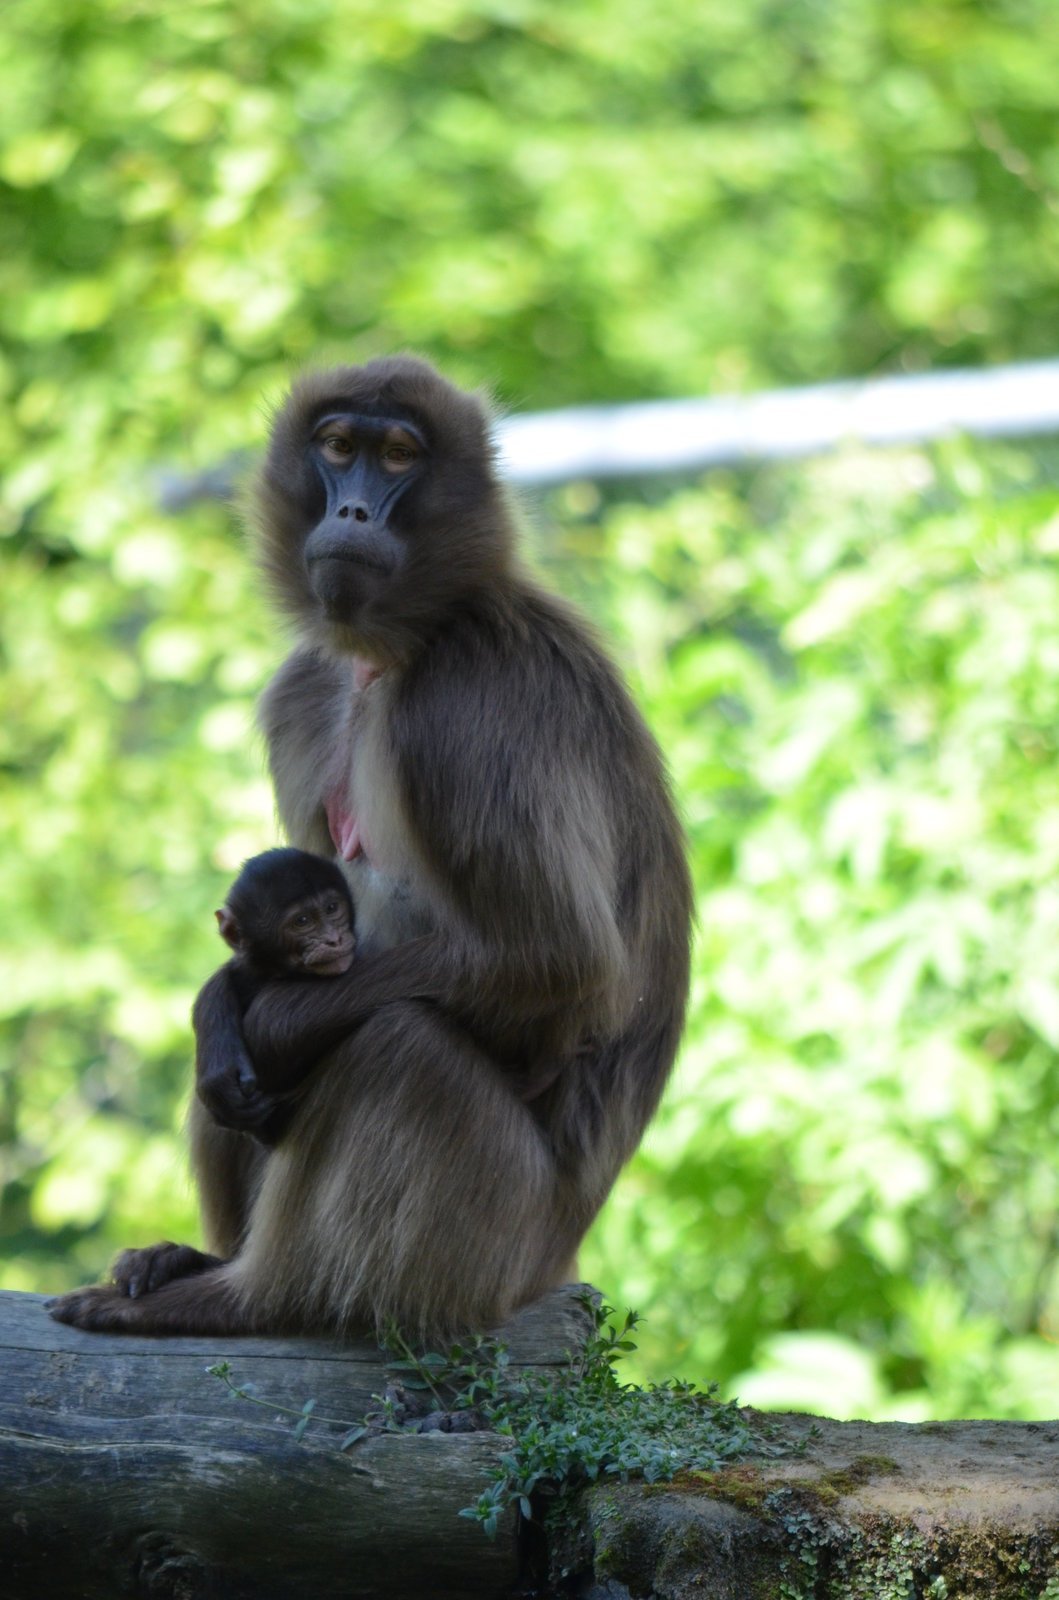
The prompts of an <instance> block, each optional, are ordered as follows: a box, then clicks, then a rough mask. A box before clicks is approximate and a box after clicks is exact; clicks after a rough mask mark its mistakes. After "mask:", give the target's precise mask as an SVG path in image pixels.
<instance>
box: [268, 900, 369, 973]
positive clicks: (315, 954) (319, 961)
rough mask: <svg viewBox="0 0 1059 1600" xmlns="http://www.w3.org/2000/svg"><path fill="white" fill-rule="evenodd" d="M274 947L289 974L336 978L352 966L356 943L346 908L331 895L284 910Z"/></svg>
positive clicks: (343, 903) (299, 903) (303, 901)
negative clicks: (276, 947) (277, 949)
mask: <svg viewBox="0 0 1059 1600" xmlns="http://www.w3.org/2000/svg"><path fill="white" fill-rule="evenodd" d="M277 943H278V945H279V947H280V948H281V949H282V951H283V957H282V964H283V966H284V967H285V968H286V969H287V970H288V971H289V972H291V973H309V974H311V975H312V976H313V977H316V978H334V977H338V975H339V974H340V973H343V972H348V971H349V969H350V967H351V966H352V965H353V952H354V949H355V941H354V938H353V929H352V927H351V926H350V920H349V907H348V906H347V905H346V903H345V901H344V900H343V899H342V898H341V897H340V896H339V895H337V894H334V893H331V892H330V891H326V892H325V893H323V894H318V895H313V896H312V898H311V899H308V900H301V901H298V902H297V903H296V904H295V905H293V906H290V907H289V908H288V909H287V911H286V913H285V915H284V917H283V920H282V922H281V924H280V928H279V937H278V940H277Z"/></svg>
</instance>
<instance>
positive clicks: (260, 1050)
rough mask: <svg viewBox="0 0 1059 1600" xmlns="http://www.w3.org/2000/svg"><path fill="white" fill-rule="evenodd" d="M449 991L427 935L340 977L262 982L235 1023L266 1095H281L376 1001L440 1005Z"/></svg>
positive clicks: (437, 950) (436, 948)
mask: <svg viewBox="0 0 1059 1600" xmlns="http://www.w3.org/2000/svg"><path fill="white" fill-rule="evenodd" d="M453 989H454V986H453V983H452V980H451V975H450V974H449V973H448V971H447V967H446V963H445V961H444V959H443V954H442V949H441V941H440V940H439V939H437V938H435V937H432V936H425V937H423V938H420V939H412V940H409V942H408V943H407V944H402V945H398V946H396V948H395V949H392V950H382V951H379V952H378V953H377V954H376V955H371V956H364V957H363V958H361V959H358V960H357V961H355V962H354V963H353V966H352V967H351V968H350V970H349V971H348V972H347V973H346V974H345V975H344V976H343V977H340V978H297V979H294V980H292V981H290V982H276V983H269V984H266V985H265V987H264V989H263V990H262V991H261V993H260V994H259V995H258V997H257V998H256V999H255V1000H254V1001H253V1003H252V1004H251V1005H250V1007H249V1008H248V1010H247V1013H246V1016H245V1017H244V1018H243V1022H242V1029H243V1036H244V1038H245V1044H244V1050H249V1052H250V1056H251V1057H252V1060H253V1066H252V1068H251V1070H252V1072H253V1073H254V1076H255V1081H256V1082H257V1083H258V1084H259V1085H260V1086H261V1087H262V1088H263V1089H265V1090H267V1091H268V1093H269V1094H270V1095H282V1094H287V1093H289V1092H290V1091H291V1090H292V1089H295V1088H297V1087H298V1086H299V1084H300V1083H301V1082H302V1080H303V1079H304V1077H305V1076H306V1074H307V1073H308V1072H309V1071H310V1070H311V1069H312V1067H313V1066H315V1064H316V1062H317V1061H319V1060H320V1058H321V1057H322V1056H324V1055H326V1054H327V1053H328V1051H330V1050H333V1049H334V1048H335V1046H336V1045H338V1044H340V1043H341V1042H342V1040H343V1039H346V1038H348V1037H349V1035H350V1034H351V1033H353V1032H354V1031H355V1030H356V1029H357V1028H358V1027H359V1026H360V1024H361V1023H362V1022H366V1021H367V1019H368V1018H369V1017H371V1016H373V1015H374V1014H375V1012H376V1011H379V1010H381V1008H382V1007H383V1006H386V1005H391V1004H393V1003H394V1002H395V1001H400V1000H413V999H415V1000H433V1001H435V1002H437V1003H439V1004H442V1005H444V1004H445V1003H446V1002H447V1001H448V1002H451V1000H452V998H453ZM228 1071H229V1072H230V1071H231V1068H230V1067H229V1068H228Z"/></svg>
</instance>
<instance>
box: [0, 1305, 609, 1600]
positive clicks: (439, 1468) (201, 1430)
mask: <svg viewBox="0 0 1059 1600" xmlns="http://www.w3.org/2000/svg"><path fill="white" fill-rule="evenodd" d="M576 1292H577V1291H576V1289H574V1288H567V1289H562V1290H557V1291H555V1292H554V1293H553V1294H551V1295H549V1296H546V1297H545V1299H544V1300H542V1301H539V1302H537V1303H536V1304H535V1305H532V1306H529V1307H527V1308H526V1309H525V1310H524V1311H523V1312H521V1313H520V1314H519V1316H518V1317H516V1318H515V1319H514V1320H513V1321H512V1322H511V1323H510V1324H508V1325H507V1327H506V1328H504V1329H503V1330H501V1333H502V1336H503V1338H504V1339H505V1341H506V1342H507V1344H508V1346H509V1349H510V1351H511V1360H512V1363H513V1364H515V1365H520V1366H533V1367H547V1366H555V1365H559V1364H561V1363H564V1362H565V1360H566V1358H567V1352H568V1351H570V1350H573V1349H575V1348H577V1346H578V1345H579V1344H581V1343H582V1342H583V1339H584V1335H585V1327H586V1320H585V1315H584V1312H583V1310H581V1308H580V1307H579V1306H578V1305H577V1304H576V1303H575V1300H574V1295H575V1293H576ZM0 1351H2V1358H3V1359H2V1366H0V1594H2V1595H3V1597H4V1600H31V1597H32V1600H52V1597H54V1600H58V1597H63V1600H68V1597H71V1596H77V1597H85V1600H97V1597H98V1600H115V1597H116V1596H119V1595H136V1596H151V1597H152V1600H205V1597H213V1596H216V1597H217V1600H307V1597H308V1600H332V1597H334V1600H339V1597H341V1600H369V1597H370V1600H387V1597H390V1596H393V1597H400V1600H412V1597H413V1596H414V1597H416V1600H419V1597H423V1600H426V1597H428V1596H429V1597H436V1600H450V1597H451V1600H472V1597H477V1596H499V1595H503V1594H505V1593H506V1592H508V1590H509V1589H510V1587H511V1586H512V1584H513V1583H514V1582H515V1579H516V1577H517V1572H518V1556H517V1549H516V1536H515V1526H514V1518H513V1516H510V1517H508V1518H507V1519H506V1521H505V1522H504V1523H503V1525H502V1526H501V1529H500V1531H499V1532H498V1534H497V1537H496V1539H495V1540H489V1539H488V1538H486V1536H485V1535H484V1534H483V1532H482V1529H481V1526H480V1525H479V1524H478V1523H477V1522H474V1521H471V1520H469V1519H467V1518H465V1517H460V1515H459V1512H460V1510H461V1508H462V1507H464V1506H468V1505H471V1504H473V1503H474V1501H475V1500H476V1499H477V1498H478V1495H479V1494H480V1493H481V1491H482V1489H483V1488H484V1487H485V1485H486V1484H487V1483H488V1481H489V1477H490V1469H491V1467H492V1466H493V1465H494V1463H495V1462H496V1459H497V1456H498V1454H499V1452H500V1451H501V1450H502V1449H503V1448H504V1446H505V1444H506V1443H507V1441H504V1440H501V1439H499V1438H497V1436H495V1435H493V1434H488V1433H470V1434H449V1433H443V1432H436V1433H426V1434H383V1435H381V1436H380V1437H378V1438H372V1439H364V1440H362V1441H361V1442H360V1443H358V1444H357V1445H355V1446H354V1447H353V1449H352V1450H350V1451H346V1452H342V1451H340V1450H339V1449H338V1448H337V1446H338V1441H339V1440H340V1439H341V1438H342V1436H343V1434H344V1433H345V1432H346V1431H347V1430H348V1428H350V1427H352V1426H355V1425H356V1424H357V1422H358V1421H359V1420H360V1419H361V1418H362V1417H363V1415H364V1413H365V1411H367V1410H370V1409H375V1408H377V1403H374V1404H373V1400H372V1396H373V1395H378V1394H381V1393H382V1391H383V1389H384V1388H385V1386H386V1384H387V1382H389V1381H390V1380H391V1378H392V1376H394V1374H392V1373H391V1374H389V1375H388V1373H387V1366H386V1356H385V1355H384V1354H383V1352H381V1351H380V1350H379V1349H378V1348H377V1347H376V1346H375V1344H374V1342H368V1341H364V1342H362V1343H353V1344H337V1343H333V1342H330V1341H327V1340H323V1339H258V1338H248V1339H232V1338H228V1339H208V1338H205V1339H182V1338H181V1339H148V1338H127V1337H124V1336H121V1335H107V1334H98V1333H83V1332H81V1331H80V1330H78V1329H76V1328H68V1327H64V1326H63V1325H61V1324H60V1323H56V1322H53V1321H52V1320H51V1318H50V1317H48V1316H47V1314H46V1313H45V1311H44V1301H43V1297H42V1296H40V1295H30V1294H15V1293H0ZM219 1361H227V1362H230V1364H231V1369H232V1378H233V1380H234V1381H235V1382H237V1383H239V1384H240V1385H243V1384H247V1383H252V1384H254V1385H256V1387H257V1390H258V1392H259V1394H260V1396H261V1397H262V1398H264V1399H267V1400H268V1401H269V1402H270V1403H271V1404H277V1405H285V1406H291V1407H294V1408H295V1409H300V1408H301V1407H302V1405H303V1404H304V1402H305V1401H306V1400H308V1399H310V1398H312V1399H315V1401H316V1411H315V1413H314V1417H315V1415H317V1414H318V1415H319V1416H320V1417H321V1418H322V1417H334V1418H339V1419H341V1421H340V1422H338V1423H333V1424H332V1423H328V1422H324V1421H315V1420H314V1421H313V1422H312V1423H311V1425H310V1427H309V1429H308V1431H307V1432H306V1434H305V1436H304V1438H303V1439H302V1440H301V1441H300V1442H299V1441H298V1440H296V1439H295V1437H294V1434H293V1426H292V1424H293V1422H294V1421H295V1420H296V1419H294V1418H292V1417H289V1416H283V1415H278V1414H274V1413H271V1412H270V1411H268V1410H266V1409H262V1408H261V1407H259V1406H256V1405H250V1404H247V1403H245V1402H243V1401H239V1400H235V1399H232V1398H231V1397H230V1396H229V1395H228V1393H227V1391H226V1389H225V1387H224V1386H223V1384H222V1383H220V1382H219V1381H218V1379H217V1378H215V1377H211V1376H209V1375H208V1374H207V1373H206V1370H205V1369H206V1367H208V1366H212V1365H213V1364H214V1363H216V1362H219ZM396 1376H398V1377H399V1374H397V1375H396Z"/></svg>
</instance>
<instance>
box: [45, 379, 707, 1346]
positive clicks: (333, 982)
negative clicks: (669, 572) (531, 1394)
mask: <svg viewBox="0 0 1059 1600" xmlns="http://www.w3.org/2000/svg"><path fill="white" fill-rule="evenodd" d="M255 503H256V520H257V522H258V525H259V528H260V533H261V540H262V553H263V562H264V569H265V572H266V574H267V577H268V579H269V582H270V584H271V587H272V590H273V592H274V594H275V597H276V598H277V600H278V601H279V604H280V606H281V607H282V608H283V609H284V610H285V611H286V612H287V614H288V616H289V617H290V618H292V619H293V621H294V623H295V625H296V627H297V629H298V632H299V635H300V644H299V647H298V648H297V649H296V650H295V651H294V653H293V654H292V655H291V656H290V657H289V658H288V660H287V661H286V663H285V664H284V665H283V667H282V668H281V669H280V671H279V673H278V675H277V677H276V678H275V679H274V681H273V683H272V684H271V686H270V687H269V688H268V690H267V691H266V694H265V697H264V702H263V706H262V712H261V720H262V725H263V728H264V731H265V735H266V737H267V740H268V747H269V756H270V763H271V770H272V777H273V781H274V784H275V789H276V795H277V800H278V804H279V810H280V814H281V817H282V820H283V823H284V826H285V829H286V831H287V834H288V836H289V837H290V839H291V841H292V843H294V844H295V845H298V846H300V847H302V848H304V849H306V850H310V851H313V852H316V853H317V854H321V853H322V854H331V855H334V856H335V857H336V858H337V859H339V860H341V862H342V863H343V864H344V867H345V871H346V873H347V875H348V878H349V881H350V884H351V886H352V889H353V898H354V902H355V904H356V907H357V935H358V948H357V959H356V961H355V962H354V963H353V965H352V967H351V968H350V970H349V972H348V973H347V974H346V975H345V976H344V977H338V978H328V979H327V980H326V981H324V980H320V981H314V980H306V979H302V980H299V981H297V982H286V983H276V984H273V985H269V986H268V987H267V988H266V989H265V990H264V991H263V993H262V994H261V995H260V996H259V997H258V999H257V1000H255V1001H254V1003H253V1004H252V1005H251V1007H250V1009H249V1011H248V1013H247V1015H246V1018H245V1024H244V1026H245V1036H246V1042H247V1046H248V1048H249V1051H250V1054H251V1057H252V1059H253V1061H254V1063H255V1066H256V1067H257V1069H258V1070H259V1071H260V1073H261V1076H262V1078H263V1079H266V1080H268V1081H269V1082H272V1083H276V1084H282V1082H283V1081H284V1075H285V1074H289V1075H291V1076H292V1077H293V1078H295V1079H297V1078H299V1077H300V1076H301V1075H302V1074H303V1073H304V1072H305V1070H306V1069H307V1067H308V1066H309V1065H310V1064H312V1063H316V1065H315V1069H314V1071H313V1074H312V1076H311V1078H310V1080H309V1082H308V1084H307V1086H306V1089H305V1092H304V1093H303V1095H302V1098H301V1101H300V1104H299V1107H298V1110H297V1112H296V1115H295V1118H294V1120H293V1122H292V1124H291V1126H290V1128H289V1130H288V1131H287V1132H286V1134H285V1136H284V1138H283V1140H282V1142H281V1143H280V1144H279V1146H278V1147H277V1148H276V1149H275V1150H273V1151H271V1152H266V1151H264V1150H262V1149H261V1147H260V1146H258V1145H256V1144H255V1143H254V1142H253V1141H252V1140H250V1139H248V1137H247V1135H246V1134H245V1132H243V1131H241V1129H240V1127H239V1116H238V1100H237V1095H236V1094H235V1092H234V1089H233V1092H232V1094H231V1096H230V1101H231V1105H230V1108H229V1113H228V1122H229V1126H227V1127H225V1126H220V1125H219V1124H218V1123H217V1122H215V1121H213V1120H211V1119H210V1117H209V1116H208V1114H207V1113H206V1112H205V1110H204V1108H202V1107H201V1105H196V1107H195V1109H194V1111H193V1125H192V1144H193V1156H194V1163H195V1167H196V1172H197V1174H198V1177H199V1182H200V1188H201V1195H202V1205H203V1214H204V1222H205V1229H206V1234H207V1239H208V1242H209V1243H210V1247H211V1250H212V1251H214V1252H215V1253H216V1256H218V1257H224V1258H227V1259H225V1260H223V1261H217V1260H216V1259H213V1258H211V1257H207V1256H203V1255H201V1254H199V1253H197V1252H191V1253H189V1254H188V1255H187V1256H185V1257H184V1258H183V1260H182V1261H181V1262H180V1263H179V1264H178V1266H177V1269H176V1270H178V1271H180V1272H182V1273H188V1274H189V1275H187V1276H175V1275H174V1276H173V1278H172V1281H170V1282H167V1283H165V1284H163V1285H162V1286H161V1287H159V1288H154V1289H152V1290H151V1291H150V1292H148V1293H146V1294H142V1295H140V1296H139V1297H136V1298H133V1297H131V1296H129V1295H128V1294H127V1293H126V1292H125V1289H126V1288H127V1283H128V1273H127V1271H125V1272H124V1273H122V1272H121V1271H119V1274H118V1281H117V1282H116V1283H115V1284H111V1285H102V1286H97V1287H93V1288H88V1289H81V1290H75V1291H74V1292H73V1293H71V1294H69V1295H66V1296H64V1297H63V1298H62V1299H61V1300H59V1301H58V1302H57V1303H56V1304H55V1305H54V1306H53V1315H55V1316H57V1317H59V1318H60V1319H61V1320H64V1321H67V1322H72V1323H76V1324H78V1325H79V1326H81V1327H84V1328H106V1329H126V1330H128V1331H130V1332H139V1333H160V1334H163V1333H173V1334H177V1333H197V1334H205V1333H216V1334H225V1333H244V1332H245V1333H250V1332H260V1331H270V1330H327V1331H331V1332H343V1331H346V1330H349V1329H355V1328H363V1327H364V1326H365V1325H371V1324H373V1323H376V1322H378V1321H380V1320H382V1319H384V1318H386V1317H388V1316H393V1317H395V1318H396V1319H397V1320H398V1321H399V1322H400V1323H401V1324H402V1325H403V1326H404V1327H405V1328H407V1329H409V1330H413V1331H419V1332H426V1331H437V1330H443V1329H446V1328H454V1327H487V1326H491V1325H494V1324H496V1323H498V1322H500V1321H501V1320H502V1319H503V1318H505V1317H506V1316H507V1315H508V1314H509V1313H510V1312H511V1311H512V1310H513V1309H514V1308H515V1307H517V1306H518V1305H520V1304H522V1303H523V1302H525V1301H528V1300H530V1299H532V1298H533V1297H534V1296H536V1295H538V1294H540V1293H542V1292H543V1291H544V1290H546V1289H548V1288H549V1287H551V1286H553V1285H554V1284H556V1283H559V1282H562V1281H564V1280H565V1278H566V1277H567V1275H568V1273H569V1271H570V1268H571V1263H572V1260H573V1257H574V1253H575V1251H576V1249H577V1246H578V1243H579V1241H580V1239H581V1237H582V1235H583V1234H584V1232H585V1230H586V1229H587V1227H588V1225H589V1223H590V1222H591V1221H592V1219H593V1217H594V1216H595V1215H596V1212H597V1211H598V1210H599V1207H600V1206H601V1205H602V1203H603V1201H604V1199H605V1197H606V1195H607V1193H608V1191H609V1189H610V1188H611V1185H612V1184H613V1182H614V1179H615V1177H616V1175H617V1173H618V1171H619V1169H620V1168H621V1166H622V1164H623V1163H624V1162H625V1160H626V1159H627V1158H628V1156H629V1155H630V1154H631V1153H632V1151H633V1150H634V1149H635V1147H636V1144H637V1143H638V1141H639V1139H640V1137H641V1134H642V1133H643V1129H644V1127H645V1125H646V1123H647V1121H648V1119H649V1118H650V1116H651V1115H652V1113H653V1111H654V1109H655V1107H656V1105H657V1102H658V1098H659V1095H660V1093H661V1090H662V1087H663V1084H664V1082H665V1079H666V1076H667V1074H668V1072H669V1069H670V1066H671V1063H672V1060H673V1056H674V1053H675V1051H676V1047H677V1042H678V1038H679V1035H680V1031H681V1026H682V1021H683V1013H684V1004H685V996H686V990H687V981H688V934H689V924H690V903H691V896H690V886H689V881H688V875H687V870H686V865H685V860H684V850H683V843H682V838H681V832H680V828H679V826H678V823H677V820H676V817H675V815H674V811H673V806H672V804H671V801H670V798H669V794H668V790H667V785H666V779H665V773H664V769H663V765H662V761H661V758H660V756H659V753H658V750H657V748H656V746H655V744H654V742H653V740H652V739H651V737H650V735H649V733H648V732H647V730H646V728H645V727H644V724H643V722H642V720H641V718H640V716H639V714H638V713H637V711H636V709H635V707H634V706H633V704H632V701H631V700H630V698H629V695H628V693H627V691H626V690H625V688H624V687H623V685H622V683H621V681H620V679H619V677H618V674H617V673H616V671H615V669H614V668H613V667H612V665H611V664H610V662H609V661H608V659H607V657H606V655H605V654H604V652H603V651H602V649H601V648H600V646H599V645H598V644H597V642H596V640H595V639H594V637H593V636H592V634H591V632H590V630H589V629H588V627H587V626H586V624H585V623H584V622H583V621H582V620H581V619H580V617H578V616H577V615H576V614H575V613H574V612H573V611H572V610H571V609H570V608H569V607H568V606H567V605H566V604H564V603H563V602H562V601H560V600H558V599H556V598H555V597H553V596H552V595H549V594H548V593H546V592H545V591H544V590H543V589H542V588H541V587H540V586H539V585H538V583H537V582H536V580H535V579H534V578H532V577H531V576H530V575H529V574H528V573H527V571H526V570H525V569H524V567H523V566H522V565H521V563H520V561H519V558H518V556H517V554H516V549H515V531H514V526H513V520H512V516H511V513H510V511H509V509H508V506H507V503H506V500H505V496H504V492H503V489H502V488H501V486H500V484H499V483H498V481H497V478H496V476H495V473H494V463H493V447H492V444H491V441H490V435H489V419H488V416H487V414H486V412H485V410H484V409H483V407H482V405H481V404H480V403H479V401H478V400H477V399H475V398H473V397H471V396H469V395H466V394H463V393H461V392H459V391H458V390H456V389H454V388H453V387H452V386H451V385H450V384H448V383H447V382H445V381H444V380H443V379H442V378H440V377H439V376H438V374H437V373H435V372H434V371H433V369H432V368H431V367H429V366H427V365H426V364H425V363H424V362H422V361H419V360H416V359H413V358H411V357H398V358H396V359H393V360H381V361H372V362H370V363H368V365H366V366H363V367H359V368H358V367H340V368H337V369H335V370H333V371H330V372H323V373H320V374H317V375H315V376H311V377H307V378H304V379H303V380H301V381H300V382H299V383H297V384H296V385H295V387H294V389H293V392H292V393H291V396H290V398H289V400H288V401H287V403H286V405H285V406H284V408H283V409H282V411H281V412H280V413H279V415H278V417H277V419H276V423H275V427H274V429H273V433H272V439H271V443H270V446H269V450H268V455H267V458H266V461H265V465H264V468H263V471H262V473H261V476H260V480H259V483H258V486H257V491H256V502H255ZM527 1085H528V1087H527ZM158 1248H163V1247H156V1249H158ZM136 1254H137V1255H141V1256H142V1254H143V1253H142V1252H137V1253H136ZM147 1255H148V1258H149V1259H150V1256H151V1252H148V1253H147ZM119 1265H120V1264H119ZM196 1268H197V1269H198V1270H195V1269H196ZM162 1275H163V1276H164V1275H165V1274H164V1272H163V1274H162Z"/></svg>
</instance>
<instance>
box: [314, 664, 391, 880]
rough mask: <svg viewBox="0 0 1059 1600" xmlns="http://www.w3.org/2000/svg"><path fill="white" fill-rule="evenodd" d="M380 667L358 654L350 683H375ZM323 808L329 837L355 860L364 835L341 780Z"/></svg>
mask: <svg viewBox="0 0 1059 1600" xmlns="http://www.w3.org/2000/svg"><path fill="white" fill-rule="evenodd" d="M381 671H382V668H381V667H377V666H375V665H374V663H373V662H371V661H365V660H364V658H363V657H362V656H357V657H356V658H355V659H354V662H353V686H354V688H356V689H358V690H364V689H366V688H367V687H368V685H369V683H374V682H375V679H376V678H377V677H378V676H379V674H380V673H381ZM324 810H325V811H326V812H327V826H328V829H329V831H330V834H331V841H332V843H333V844H334V847H335V849H336V850H337V851H338V854H339V855H340V856H341V858H342V860H343V861H355V860H356V859H357V857H358V856H362V855H364V853H365V851H364V836H363V834H362V833H361V828H360V823H359V822H358V821H357V818H356V817H355V816H354V815H353V812H352V811H351V810H350V807H349V785H348V784H341V785H339V786H338V787H337V788H334V789H332V790H331V793H330V794H329V795H327V796H325V798H324Z"/></svg>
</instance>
